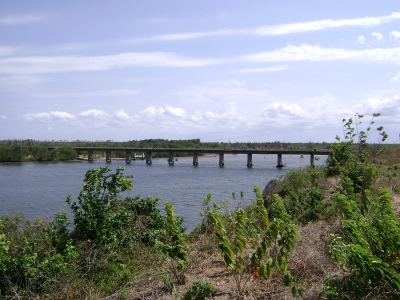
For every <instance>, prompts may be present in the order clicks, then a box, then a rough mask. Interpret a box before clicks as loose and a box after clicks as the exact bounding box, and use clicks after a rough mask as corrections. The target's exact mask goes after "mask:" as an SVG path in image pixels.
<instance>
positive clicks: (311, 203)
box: [266, 167, 333, 224]
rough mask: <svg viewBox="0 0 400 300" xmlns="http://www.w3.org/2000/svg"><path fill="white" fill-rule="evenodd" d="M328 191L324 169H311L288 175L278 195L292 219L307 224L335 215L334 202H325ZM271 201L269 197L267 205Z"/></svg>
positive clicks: (279, 188) (295, 171)
mask: <svg viewBox="0 0 400 300" xmlns="http://www.w3.org/2000/svg"><path fill="white" fill-rule="evenodd" d="M326 189H327V185H326V180H325V171H324V169H321V168H312V167H309V168H304V169H301V170H294V171H291V172H290V173H288V174H286V175H285V177H284V179H283V181H282V183H281V184H280V185H279V186H278V188H277V191H276V193H277V194H278V195H279V196H281V197H282V199H283V201H284V204H285V208H286V211H287V212H288V213H289V214H290V215H291V216H292V218H293V219H294V220H295V221H296V222H299V223H300V224H307V223H309V222H314V221H317V220H320V219H321V218H324V217H327V216H329V215H330V214H332V213H333V209H332V202H327V201H323V197H324V193H325V191H326ZM271 201H273V197H272V196H267V198H266V205H267V206H268V205H269V203H270V202H271Z"/></svg>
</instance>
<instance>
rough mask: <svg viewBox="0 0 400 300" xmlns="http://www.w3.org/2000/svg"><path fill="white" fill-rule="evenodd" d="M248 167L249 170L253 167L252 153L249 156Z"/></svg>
mask: <svg viewBox="0 0 400 300" xmlns="http://www.w3.org/2000/svg"><path fill="white" fill-rule="evenodd" d="M247 166H248V167H249V168H250V167H252V166H253V154H252V153H248V154H247Z"/></svg>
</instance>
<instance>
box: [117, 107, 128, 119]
mask: <svg viewBox="0 0 400 300" xmlns="http://www.w3.org/2000/svg"><path fill="white" fill-rule="evenodd" d="M115 115H116V116H117V117H118V118H120V119H124V120H128V119H129V115H128V114H127V113H126V112H125V111H124V110H123V109H120V110H117V111H116V112H115Z"/></svg>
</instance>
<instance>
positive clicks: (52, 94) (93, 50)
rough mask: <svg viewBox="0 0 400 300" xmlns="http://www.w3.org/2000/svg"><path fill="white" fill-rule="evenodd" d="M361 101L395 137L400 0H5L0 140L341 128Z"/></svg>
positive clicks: (251, 135) (231, 136)
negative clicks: (377, 114)
mask: <svg viewBox="0 0 400 300" xmlns="http://www.w3.org/2000/svg"><path fill="white" fill-rule="evenodd" d="M357 113H358V114H363V115H364V116H365V118H364V119H363V123H362V124H360V125H359V126H360V130H361V129H363V128H364V127H366V126H367V125H368V123H369V122H370V120H371V116H372V114H373V113H381V114H382V116H381V117H379V118H377V119H376V120H375V121H376V124H377V125H378V126H380V125H382V126H384V128H385V130H386V132H387V133H388V134H389V139H388V140H387V142H389V143H398V141H399V137H400V136H399V134H400V126H399V125H400V4H399V1H398V0H393V1H392V0H385V1H375V0H369V1H365V0H363V1H358V0H345V1H343V0H335V1H321V0H317V1H310V0H305V1H298V0H294V1H286V0H282V1H269V0H263V1H261V0H257V1H251V0H248V1H236V0H229V1H225V0H220V1H219V0H212V1H211V0H202V1H197V0H191V1H189V0H186V1H177V0H170V1H164V0H158V1H150V0H146V1H142V0H130V1H128V0H115V1H99V0H97V1H90V0H88V1H77V0H70V1H54V0H49V1H44V0H36V1H24V0H18V1H17V0H0V140H4V139H35V140H56V141H58V140H67V141H72V140H87V141H98V140H113V141H128V140H142V139H169V140H178V139H197V138H199V139H200V140H201V141H203V142H211V141H219V142H228V141H230V142H274V141H281V142H282V141H283V142H323V141H326V142H332V141H334V139H335V136H336V135H339V136H343V130H342V119H348V118H352V117H353V118H354V116H355V114H357ZM369 141H370V142H371V143H376V142H379V136H378V135H377V134H376V132H372V134H371V136H370V137H369Z"/></svg>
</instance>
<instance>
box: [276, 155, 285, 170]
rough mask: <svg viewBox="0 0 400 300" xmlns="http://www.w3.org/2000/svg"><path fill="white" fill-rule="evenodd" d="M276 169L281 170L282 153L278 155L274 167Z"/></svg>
mask: <svg viewBox="0 0 400 300" xmlns="http://www.w3.org/2000/svg"><path fill="white" fill-rule="evenodd" d="M276 167H277V168H282V167H283V163H282V153H278V164H277V165H276Z"/></svg>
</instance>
